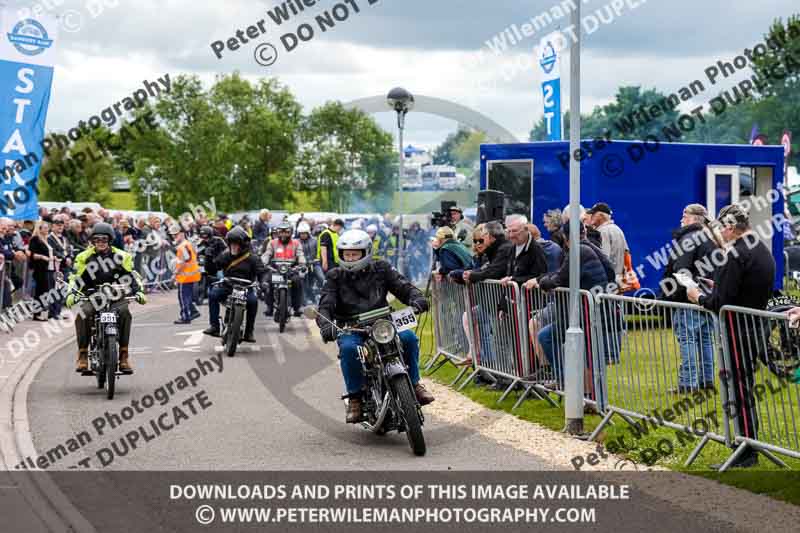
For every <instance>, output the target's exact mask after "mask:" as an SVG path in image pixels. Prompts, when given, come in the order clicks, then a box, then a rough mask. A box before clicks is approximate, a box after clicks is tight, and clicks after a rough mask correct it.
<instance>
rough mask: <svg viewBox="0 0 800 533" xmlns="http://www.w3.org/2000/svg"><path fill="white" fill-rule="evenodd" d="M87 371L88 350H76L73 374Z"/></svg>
mask: <svg viewBox="0 0 800 533" xmlns="http://www.w3.org/2000/svg"><path fill="white" fill-rule="evenodd" d="M87 370H89V356H88V350H78V362H77V363H76V365H75V372H85V371H87Z"/></svg>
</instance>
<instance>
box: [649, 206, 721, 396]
mask: <svg viewBox="0 0 800 533" xmlns="http://www.w3.org/2000/svg"><path fill="white" fill-rule="evenodd" d="M709 222H710V221H709V219H708V212H707V211H706V208H705V207H703V206H702V205H700V204H690V205H687V206H686V208H685V209H684V210H683V217H681V227H680V229H678V230H676V231H675V232H674V233H673V243H674V244H673V247H672V252H673V253H672V254H671V255H670V260H669V262H668V263H667V267H666V269H665V270H664V279H663V280H662V281H661V292H662V293H663V295H664V299H665V300H667V301H672V302H678V303H689V299H688V298H687V296H686V289H685V288H684V287H683V285H681V284H679V283H678V282H677V280H676V279H675V274H676V273H678V272H683V273H684V274H687V275H689V276H691V277H692V278H694V279H695V280H697V279H698V278H700V277H702V276H708V277H713V271H712V272H705V271H704V272H703V273H702V274H701V273H700V270H701V269H703V266H702V265H704V264H711V261H710V257H711V255H712V254H713V252H714V250H716V249H717V248H719V247H721V246H722V243H721V242H719V243H718V242H717V240H716V236H715V234H714V231H713V229H712V228H711V226H710V224H709ZM672 329H673V331H674V333H675V337H676V338H677V340H678V346H680V350H681V366H680V369H679V370H678V388H677V389H673V390H671V391H670V392H672V393H678V394H684V393H692V392H694V391H695V390H697V389H698V388H700V389H713V388H714V347H713V344H712V335H713V324H712V321H711V317H710V316H709V315H708V314H705V313H699V312H697V311H692V310H691V309H684V308H678V309H675V310H674V311H673V313H672Z"/></svg>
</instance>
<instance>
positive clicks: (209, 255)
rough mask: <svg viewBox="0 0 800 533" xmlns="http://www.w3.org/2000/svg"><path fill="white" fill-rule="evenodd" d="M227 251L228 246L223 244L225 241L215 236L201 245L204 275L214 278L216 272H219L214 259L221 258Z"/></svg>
mask: <svg viewBox="0 0 800 533" xmlns="http://www.w3.org/2000/svg"><path fill="white" fill-rule="evenodd" d="M227 249H228V246H227V245H226V244H225V241H223V240H222V239H221V238H219V237H217V236H216V235H212V236H211V238H210V239H208V241H206V242H205V243H204V244H203V256H204V257H205V263H204V265H205V267H206V274H208V275H209V276H215V275H216V274H217V272H219V267H218V266H217V263H216V259H217V258H218V257H220V256H222V254H224V253H225V251H226V250H227Z"/></svg>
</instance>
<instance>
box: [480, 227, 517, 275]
mask: <svg viewBox="0 0 800 533" xmlns="http://www.w3.org/2000/svg"><path fill="white" fill-rule="evenodd" d="M484 255H485V256H486V258H487V261H488V262H487V263H486V264H485V265H484V266H483V267H482V268H481V269H480V270H473V271H472V274H470V277H469V281H470V283H478V282H479V281H484V280H487V279H503V278H504V277H505V276H506V273H507V272H508V262H509V260H510V258H511V257H512V256H513V255H514V245H513V244H511V243H510V242H508V241H507V240H506V238H505V237H501V238H499V239H497V240H495V241H494V242H493V243H492V244H491V245H489V247H488V248H486V251H485V252H484Z"/></svg>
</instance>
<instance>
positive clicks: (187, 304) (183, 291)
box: [178, 282, 219, 322]
mask: <svg viewBox="0 0 800 533" xmlns="http://www.w3.org/2000/svg"><path fill="white" fill-rule="evenodd" d="M194 286H195V283H194V282H192V283H178V304H179V305H180V308H181V320H184V321H187V322H188V321H190V320H191V319H192V315H193V314H196V313H199V312H200V311H198V310H197V306H195V305H194ZM217 308H219V306H218V307H217Z"/></svg>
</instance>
